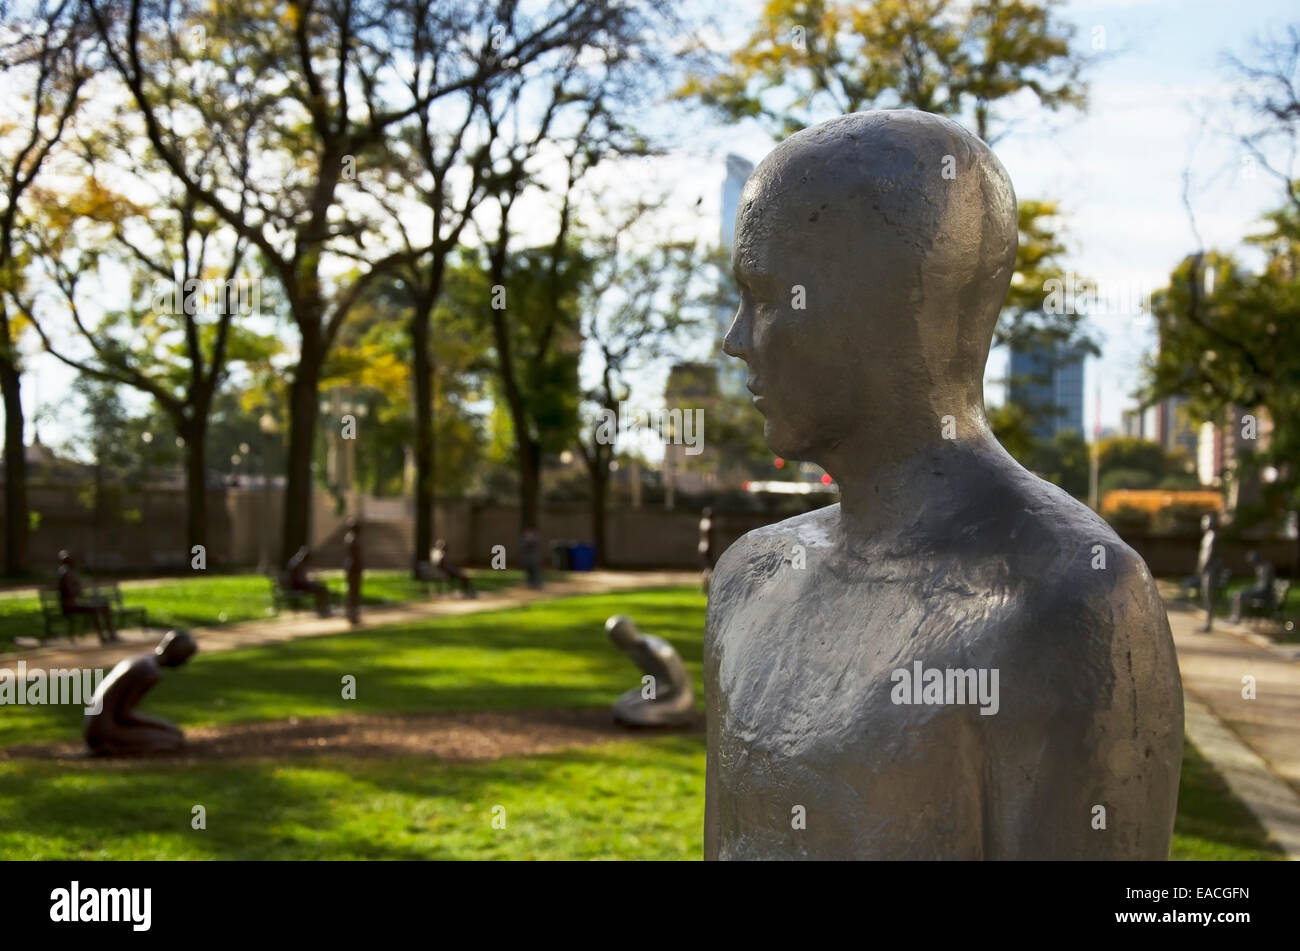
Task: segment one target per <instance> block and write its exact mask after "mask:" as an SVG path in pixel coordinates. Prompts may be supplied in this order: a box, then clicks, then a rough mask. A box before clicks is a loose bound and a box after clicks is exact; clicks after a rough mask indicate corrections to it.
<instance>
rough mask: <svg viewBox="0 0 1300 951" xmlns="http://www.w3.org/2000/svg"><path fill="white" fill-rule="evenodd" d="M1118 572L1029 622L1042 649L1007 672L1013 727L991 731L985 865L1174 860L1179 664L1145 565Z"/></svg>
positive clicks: (1020, 656)
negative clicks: (1171, 849) (987, 862)
mask: <svg viewBox="0 0 1300 951" xmlns="http://www.w3.org/2000/svg"><path fill="white" fill-rule="evenodd" d="M1114 567H1115V571H1114V572H1113V573H1110V576H1109V578H1099V580H1098V582H1097V588H1094V590H1093V591H1092V593H1091V594H1090V595H1084V596H1081V597H1080V596H1076V597H1073V598H1061V597H1060V592H1057V596H1058V600H1057V602H1056V605H1055V610H1054V611H1053V612H1052V614H1051V615H1050V617H1049V618H1048V619H1045V620H1043V621H1041V622H1040V623H1039V624H1037V625H1030V627H1035V628H1036V633H1035V634H1034V635H1033V636H1035V637H1037V638H1038V639H1039V640H1040V641H1042V642H1043V643H1041V644H1040V648H1039V650H1037V651H1034V652H1032V653H1031V654H1029V655H1027V654H1026V653H1025V652H1024V651H1023V649H1022V650H1020V651H1017V653H1016V657H1015V658H1008V659H1007V660H1006V661H1004V662H1003V664H1002V670H1003V677H1004V678H1006V679H1005V680H1004V683H1003V687H1002V691H1003V699H1002V704H1003V709H1004V712H1005V713H1006V718H1005V719H1003V718H1002V717H997V716H995V717H992V718H990V719H992V720H999V721H1001V722H998V723H992V724H989V725H987V726H985V727H984V729H985V731H986V738H987V743H988V747H989V750H988V753H989V761H990V762H992V763H994V764H996V765H995V767H994V775H993V782H992V785H991V788H990V789H989V790H988V792H987V796H988V801H987V803H986V804H985V814H986V816H988V817H989V818H988V826H989V827H988V828H987V829H986V850H985V851H986V858H990V859H1165V858H1167V857H1168V855H1169V843H1170V839H1171V836H1172V832H1173V818H1174V812H1175V807H1176V804H1177V798H1178V780H1179V771H1180V768H1181V764H1182V744H1183V707H1182V687H1181V682H1180V680H1179V676H1178V663H1177V659H1176V656H1175V654H1174V649H1173V639H1172V637H1171V635H1170V631H1169V622H1168V619H1167V616H1166V615H1165V611H1164V606H1163V604H1162V603H1161V601H1160V598H1159V595H1158V593H1157V591H1156V588H1155V584H1154V582H1153V581H1152V579H1151V577H1150V575H1149V573H1148V572H1147V570H1146V566H1145V565H1144V564H1143V563H1142V562H1141V560H1140V559H1139V558H1138V557H1137V556H1136V555H1135V554H1134V553H1132V552H1131V551H1126V553H1121V557H1118V558H1117V559H1116V564H1115V566H1114ZM1102 574H1103V573H1101V572H1098V575H1099V576H1100V575H1102ZM1024 646H1025V645H1024V644H1022V645H1021V647H1022V648H1023V647H1024ZM1027 656H1029V657H1031V658H1034V659H1032V660H1031V661H1030V662H1029V663H1028V664H1024V663H1021V664H1017V662H1016V661H1017V660H1020V661H1023V660H1024V659H1025V658H1026V657H1027ZM1012 677H1015V678H1016V679H1017V680H1020V681H1021V683H1022V684H1023V685H1024V686H1023V687H1022V686H1017V685H1016V684H1015V682H1014V681H1013V680H1012V679H1011V678H1012ZM1035 684H1036V686H1035ZM1012 691H1016V693H1017V694H1020V695H1019V696H1017V695H1014V694H1013V693H1012Z"/></svg>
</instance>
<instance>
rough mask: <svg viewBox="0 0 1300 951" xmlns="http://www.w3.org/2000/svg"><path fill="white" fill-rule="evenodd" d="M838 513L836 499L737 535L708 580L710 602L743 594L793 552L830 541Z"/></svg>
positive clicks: (763, 579) (778, 568)
mask: <svg viewBox="0 0 1300 951" xmlns="http://www.w3.org/2000/svg"><path fill="white" fill-rule="evenodd" d="M838 513H839V505H838V503H837V504H835V505H828V506H826V507H824V508H820V509H815V510H813V511H811V512H804V513H803V514H801V515H796V516H794V517H793V518H787V519H785V520H783V521H780V522H774V523H772V524H771V525H763V526H761V527H759V528H756V529H754V530H753V531H749V532H746V533H745V534H744V535H742V536H740V538H738V539H736V541H734V542H733V543H732V544H731V545H730V546H728V548H727V550H726V551H724V552H723V553H722V557H721V558H719V559H718V563H717V565H716V566H715V567H714V569H713V580H712V582H711V584H710V592H711V594H710V598H709V600H710V602H712V601H713V600H714V597H713V595H714V594H716V595H717V596H718V597H719V599H721V600H729V599H731V598H733V597H744V596H746V595H747V594H749V593H751V592H753V591H754V590H757V589H758V588H761V587H762V586H763V584H764V583H766V582H767V581H768V580H769V579H770V578H771V577H772V576H773V575H775V574H776V573H777V572H778V571H780V570H781V568H782V566H783V565H784V564H786V563H787V562H789V561H790V559H791V557H793V556H794V555H795V554H796V546H800V547H802V548H804V549H812V548H819V547H823V546H826V545H829V544H830V539H829V530H830V526H831V525H832V524H833V523H834V521H835V520H836V518H837V517H838Z"/></svg>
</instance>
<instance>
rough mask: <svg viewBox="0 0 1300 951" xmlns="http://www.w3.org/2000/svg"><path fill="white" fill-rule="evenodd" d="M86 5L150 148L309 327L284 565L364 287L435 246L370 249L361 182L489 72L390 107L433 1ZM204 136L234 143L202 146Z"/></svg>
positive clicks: (293, 416) (368, 206)
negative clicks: (391, 149)
mask: <svg viewBox="0 0 1300 951" xmlns="http://www.w3.org/2000/svg"><path fill="white" fill-rule="evenodd" d="M89 2H90V6H91V10H92V15H93V17H94V22H95V26H96V29H97V31H98V33H99V36H100V39H101V41H102V42H103V45H104V48H105V50H106V54H107V56H108V59H109V61H110V63H111V64H112V66H113V68H114V70H115V71H116V73H117V75H118V76H119V77H120V78H121V80H122V82H123V83H124V84H125V86H126V89H127V91H128V93H129V96H130V100H131V102H132V104H133V105H134V106H135V108H136V109H138V110H139V112H140V115H141V119H142V122H143V125H144V131H145V135H146V137H147V138H148V141H149V143H150V145H151V146H152V148H153V150H154V152H155V154H156V155H157V156H158V158H159V159H160V160H161V161H162V162H163V163H164V164H165V165H166V167H167V169H168V170H169V172H170V173H171V174H172V175H173V176H174V177H175V178H176V180H177V181H178V182H180V183H181V185H182V186H183V187H184V189H185V190H186V192H187V193H188V194H189V195H190V196H191V197H192V198H193V199H194V200H195V201H196V202H197V203H199V204H200V205H202V206H204V207H206V208H208V209H211V210H212V212H214V213H215V214H216V216H217V217H218V218H220V219H221V221H223V222H224V223H225V224H227V225H229V226H230V227H231V228H232V229H234V231H235V232H236V234H237V235H238V236H239V238H241V239H242V240H243V241H244V242H246V243H247V244H248V246H249V247H250V249H252V250H253V251H254V252H255V253H256V254H257V255H258V258H259V260H260V262H261V265H262V267H264V268H265V269H266V271H267V272H268V273H269V274H270V275H271V276H272V277H273V278H274V279H275V280H276V281H277V282H278V283H279V285H280V287H281V290H282V292H283V295H284V301H285V307H286V310H287V313H288V314H289V317H290V319H291V320H292V322H293V324H294V326H295V328H296V330H297V332H298V353H297V363H296V365H295V366H294V368H293V372H292V374H291V378H290V381H289V398H288V407H289V436H288V456H287V470H288V471H287V473H286V490H285V505H284V522H283V532H282V537H281V557H282V560H287V559H288V557H289V556H290V555H291V554H292V553H293V552H294V551H295V550H296V549H297V548H298V547H299V546H300V545H302V544H304V543H305V542H306V541H307V538H308V532H309V524H308V522H309V518H310V511H311V489H312V458H313V446H314V442H315V434H316V429H317V417H318V405H317V392H318V389H319V385H320V376H321V370H322V367H323V365H324V361H325V358H326V356H327V355H328V353H329V351H330V348H331V347H332V346H333V344H334V341H335V339H336V337H337V335H338V333H339V329H340V328H341V327H342V325H343V322H344V320H345V319H346V317H347V314H348V312H349V310H350V309H351V307H352V306H353V304H355V303H356V302H357V300H358V299H359V298H360V297H361V295H362V294H363V293H364V292H365V290H366V288H367V286H368V285H369V284H370V283H371V282H372V281H374V280H376V279H377V278H379V277H382V276H384V275H385V274H388V273H391V272H392V271H393V270H395V269H396V268H397V267H398V266H399V265H401V264H402V263H403V262H405V261H408V260H410V259H411V258H413V257H415V256H418V255H419V254H420V253H422V251H423V250H424V249H407V248H399V249H396V250H393V249H389V248H384V247H382V246H381V243H380V242H377V241H375V240H374V237H375V235H376V234H377V232H378V227H377V225H376V220H377V218H378V216H379V215H380V214H381V209H380V208H379V207H378V206H377V205H376V204H375V203H374V201H372V200H370V198H369V196H370V195H371V194H374V193H377V192H382V190H383V189H382V184H381V183H375V184H374V185H371V186H369V187H368V186H367V185H366V180H367V179H382V178H383V177H384V176H385V175H386V174H387V163H386V161H385V153H386V148H387V146H388V144H389V142H390V140H391V139H392V137H393V136H394V135H395V134H396V130H397V129H398V128H400V126H401V125H402V124H403V123H405V122H406V121H408V120H410V119H411V118H412V117H414V116H416V115H418V114H419V113H420V112H421V110H424V109H428V108H430V105H431V103H433V102H435V101H436V100H438V99H439V98H441V97H443V96H446V95H449V94H451V93H454V92H456V91H458V90H460V89H462V88H465V87H466V86H467V85H470V84H472V83H474V82H476V81H478V76H477V74H472V75H469V76H458V77H450V78H448V79H447V80H446V82H441V83H435V84H433V85H430V86H428V87H427V88H425V89H424V90H423V92H422V94H421V95H420V96H418V97H416V98H408V99H403V100H401V101H398V102H393V101H390V98H389V97H392V96H395V95H396V94H397V93H398V92H399V91H400V90H402V89H403V88H405V87H404V83H403V78H404V76H405V75H406V70H407V67H408V60H407V58H406V57H405V56H403V55H401V54H400V52H399V51H398V50H397V49H396V48H395V44H394V42H393V37H394V35H400V34H401V31H403V30H409V29H410V23H411V22H412V19H413V17H412V16H407V15H406V14H407V13H408V12H409V11H410V10H412V9H415V10H419V9H424V8H427V7H428V6H429V4H428V3H427V2H426V3H414V4H412V3H403V2H398V0H349V2H346V3H323V2H317V0H290V2H288V3H287V4H284V5H266V4H262V3H259V2H256V0H237V2H231V3H224V4H219V5H211V4H207V3H203V2H200V0H176V2H169V3H165V4H164V3H154V2H151V0H129V2H126V3H122V2H117V0H114V2H108V0H89ZM501 52H502V55H504V56H505V57H507V58H508V57H509V56H512V55H518V54H519V52H520V51H518V50H515V49H505V50H502V51H501ZM196 135H197V136H205V137H206V136H211V137H213V138H214V139H216V140H218V141H220V142H221V144H222V146H223V147H222V148H221V149H218V150H216V151H215V152H213V153H211V154H209V153H208V152H206V151H205V150H203V149H202V148H195V147H194V137H195V136H196ZM201 159H202V160H201ZM368 237H369V238H371V240H370V241H369V242H368V241H367V238H368Z"/></svg>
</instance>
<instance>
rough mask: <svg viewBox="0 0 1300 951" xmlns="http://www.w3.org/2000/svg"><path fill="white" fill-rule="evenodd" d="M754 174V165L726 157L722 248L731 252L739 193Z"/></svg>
mask: <svg viewBox="0 0 1300 951" xmlns="http://www.w3.org/2000/svg"><path fill="white" fill-rule="evenodd" d="M753 173H754V163H753V162H750V161H747V160H746V159H743V158H741V157H740V156H739V155H728V156H727V177H726V179H725V180H724V181H723V182H722V229H721V232H722V237H721V241H722V246H723V247H724V248H726V249H727V250H728V251H730V250H731V243H732V241H734V240H735V239H736V209H737V208H739V207H740V193H741V191H742V190H743V189H744V187H745V182H747V181H749V176H750V175H752V174H753Z"/></svg>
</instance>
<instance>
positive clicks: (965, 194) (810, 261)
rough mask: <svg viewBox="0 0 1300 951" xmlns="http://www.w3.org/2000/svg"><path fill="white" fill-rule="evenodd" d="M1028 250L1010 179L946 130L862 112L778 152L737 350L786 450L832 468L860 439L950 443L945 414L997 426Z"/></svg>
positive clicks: (761, 170) (754, 226) (748, 203)
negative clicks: (1006, 318) (1001, 356)
mask: <svg viewBox="0 0 1300 951" xmlns="http://www.w3.org/2000/svg"><path fill="white" fill-rule="evenodd" d="M1017 239H1018V231H1017V217H1016V198H1015V193H1014V192H1013V191H1012V187H1011V180H1010V178H1009V177H1008V176H1007V173H1006V170H1005V169H1004V168H1003V167H1002V164H1001V163H1000V162H999V161H998V159H997V157H996V156H995V155H994V154H993V152H992V151H991V150H990V149H989V147H988V146H987V145H985V144H984V142H982V141H981V140H980V139H979V138H977V137H976V136H974V135H973V134H971V133H970V132H967V131H966V130H965V129H963V128H962V127H961V126H959V125H958V124H957V123H955V122H953V121H951V120H949V119H945V118H942V117H940V116H936V115H931V114H929V113H924V112H915V111H910V110H889V111H877V112H859V113H854V114H852V115H847V116H841V117H840V118H838V119H832V120H830V121H829V122H823V123H821V124H820V125H816V126H813V127H812V128H810V129H805V130H804V131H802V132H799V133H797V134H795V135H793V136H791V137H790V138H789V139H786V140H785V141H784V142H782V143H781V144H780V145H778V146H777V147H776V148H775V149H773V150H772V152H771V153H770V154H769V155H768V156H767V158H765V159H764V160H763V161H762V163H761V164H760V165H759V166H758V168H757V169H756V170H755V172H754V174H753V175H752V176H751V177H750V179H749V181H748V182H747V183H746V185H745V188H744V191H743V193H742V194H741V198H740V204H739V208H738V209H737V212H736V237H735V245H734V249H733V255H732V264H733V270H734V271H735V275H736V280H737V283H738V285H739V288H740V292H741V303H740V309H739V311H738V312H737V313H736V317H735V320H734V321H733V323H732V326H731V328H730V330H729V331H728V332H727V336H726V340H725V341H724V344H723V349H724V350H725V351H726V352H727V353H728V354H730V355H731V356H734V357H738V358H740V359H741V360H744V361H745V363H746V364H747V365H748V369H749V381H748V382H749V387H750V389H751V391H752V392H754V393H755V394H756V399H755V403H756V405H757V407H758V409H759V411H760V412H761V413H763V415H764V417H765V418H766V422H765V435H766V437H767V441H768V444H769V445H770V446H771V448H772V450H773V451H774V452H776V453H777V454H778V455H780V456H783V457H786V458H791V459H811V460H814V461H818V460H820V459H823V458H825V457H826V456H827V455H828V453H829V451H830V450H832V449H834V447H836V446H838V445H839V444H840V443H841V442H843V441H844V440H846V439H850V440H852V439H858V440H860V441H862V442H864V443H871V444H873V445H875V444H878V443H880V441H882V440H886V441H887V440H891V439H892V440H897V439H899V438H903V437H905V436H906V435H907V430H908V428H909V427H925V432H926V433H929V432H933V433H934V434H935V435H936V437H937V435H938V434H939V432H940V430H941V423H940V420H941V419H942V417H943V416H945V415H948V414H952V415H953V416H954V417H956V419H957V420H958V425H960V424H961V423H962V422H963V421H967V420H979V421H980V422H981V423H982V421H983V412H984V404H983V376H984V364H985V362H986V360H987V359H988V353H989V346H990V343H991V341H992V337H993V330H994V326H995V324H996V322H997V318H998V313H999V312H1000V310H1001V307H1002V303H1003V299H1004V298H1005V296H1006V291H1007V287H1008V285H1009V283H1010V280H1011V274H1012V271H1013V270H1014V267H1015V260H1016V245H1017ZM883 448H888V447H883Z"/></svg>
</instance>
